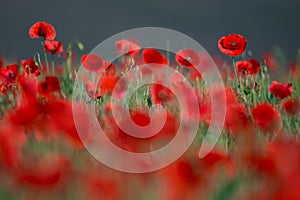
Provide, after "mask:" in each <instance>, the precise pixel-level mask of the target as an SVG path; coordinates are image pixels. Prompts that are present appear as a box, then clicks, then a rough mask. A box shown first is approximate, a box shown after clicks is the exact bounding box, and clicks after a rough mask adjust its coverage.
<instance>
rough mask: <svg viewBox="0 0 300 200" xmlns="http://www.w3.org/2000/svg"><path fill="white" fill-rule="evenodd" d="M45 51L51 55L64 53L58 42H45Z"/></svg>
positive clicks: (60, 43)
mask: <svg viewBox="0 0 300 200" xmlns="http://www.w3.org/2000/svg"><path fill="white" fill-rule="evenodd" d="M45 50H46V51H47V52H49V53H51V54H60V53H62V52H63V51H64V49H63V46H62V42H60V41H45Z"/></svg>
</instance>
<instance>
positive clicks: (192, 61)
mask: <svg viewBox="0 0 300 200" xmlns="http://www.w3.org/2000/svg"><path fill="white" fill-rule="evenodd" d="M175 59H176V62H177V63H178V64H179V65H182V66H184V67H187V68H194V67H197V65H198V64H199V63H200V56H199V55H198V53H197V52H195V51H194V50H193V49H183V50H180V51H178V52H177V53H176V55H175Z"/></svg>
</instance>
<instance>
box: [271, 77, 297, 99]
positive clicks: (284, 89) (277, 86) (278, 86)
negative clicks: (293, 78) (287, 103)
mask: <svg viewBox="0 0 300 200" xmlns="http://www.w3.org/2000/svg"><path fill="white" fill-rule="evenodd" d="M269 91H270V92H271V93H272V94H273V95H274V96H275V97H276V98H278V99H284V98H286V97H288V96H291V94H292V92H293V87H292V83H287V84H282V83H278V82H277V81H273V82H272V85H271V86H269Z"/></svg>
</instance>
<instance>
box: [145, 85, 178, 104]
mask: <svg viewBox="0 0 300 200" xmlns="http://www.w3.org/2000/svg"><path fill="white" fill-rule="evenodd" d="M150 96H151V99H152V101H153V103H155V104H162V103H165V102H167V101H168V100H171V99H172V98H174V94H173V92H172V91H171V90H170V89H169V88H167V87H165V86H163V85H162V84H152V86H151V88H150Z"/></svg>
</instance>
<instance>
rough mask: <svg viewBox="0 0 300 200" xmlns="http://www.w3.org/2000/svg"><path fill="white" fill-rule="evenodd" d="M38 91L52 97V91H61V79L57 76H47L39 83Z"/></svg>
mask: <svg viewBox="0 0 300 200" xmlns="http://www.w3.org/2000/svg"><path fill="white" fill-rule="evenodd" d="M37 91H38V93H39V94H40V95H42V96H44V97H46V98H48V99H52V93H53V92H58V91H60V83H59V79H58V78H57V77H56V76H46V78H45V80H44V81H43V82H39V83H38V85H37Z"/></svg>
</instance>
